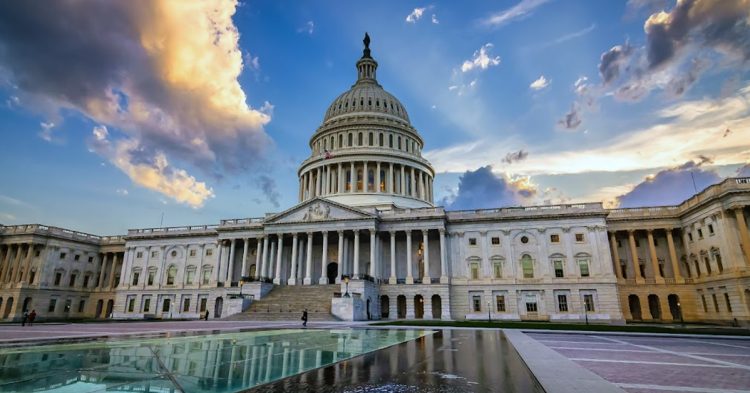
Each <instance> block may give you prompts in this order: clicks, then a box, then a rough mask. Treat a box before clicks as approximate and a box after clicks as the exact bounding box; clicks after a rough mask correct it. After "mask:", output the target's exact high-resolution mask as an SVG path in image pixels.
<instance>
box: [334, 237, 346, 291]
mask: <svg viewBox="0 0 750 393" xmlns="http://www.w3.org/2000/svg"><path fill="white" fill-rule="evenodd" d="M338 247H339V253H338V256H337V257H338V268H337V269H336V270H337V272H336V282H335V284H339V283H341V275H342V274H343V270H344V231H338Z"/></svg>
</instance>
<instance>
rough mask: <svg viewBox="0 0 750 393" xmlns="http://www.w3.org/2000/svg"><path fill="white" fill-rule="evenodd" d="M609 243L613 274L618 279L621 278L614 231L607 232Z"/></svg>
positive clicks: (618, 252) (618, 253)
mask: <svg viewBox="0 0 750 393" xmlns="http://www.w3.org/2000/svg"><path fill="white" fill-rule="evenodd" d="M609 243H610V247H611V248H612V259H613V262H614V268H615V274H616V275H617V279H618V280H622V278H623V277H622V267H621V266H620V251H619V250H618V249H617V235H616V232H615V231H612V232H610V233H609Z"/></svg>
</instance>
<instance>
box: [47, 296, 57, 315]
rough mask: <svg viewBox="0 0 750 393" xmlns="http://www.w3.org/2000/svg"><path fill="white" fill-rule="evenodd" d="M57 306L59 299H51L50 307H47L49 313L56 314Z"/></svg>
mask: <svg viewBox="0 0 750 393" xmlns="http://www.w3.org/2000/svg"><path fill="white" fill-rule="evenodd" d="M56 306H57V299H50V300H49V307H47V312H55V307H56Z"/></svg>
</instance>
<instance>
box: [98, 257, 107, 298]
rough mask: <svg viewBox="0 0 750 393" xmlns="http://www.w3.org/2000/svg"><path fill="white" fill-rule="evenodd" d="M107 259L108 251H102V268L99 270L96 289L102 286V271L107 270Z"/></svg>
mask: <svg viewBox="0 0 750 393" xmlns="http://www.w3.org/2000/svg"><path fill="white" fill-rule="evenodd" d="M108 260H109V253H104V258H103V259H102V268H101V270H100V271H99V285H97V286H96V287H97V288H98V289H102V288H104V272H105V271H106V270H107V262H108Z"/></svg>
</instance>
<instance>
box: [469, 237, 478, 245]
mask: <svg viewBox="0 0 750 393" xmlns="http://www.w3.org/2000/svg"><path fill="white" fill-rule="evenodd" d="M469 245H470V246H476V245H477V238H475V237H470V238H469Z"/></svg>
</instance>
